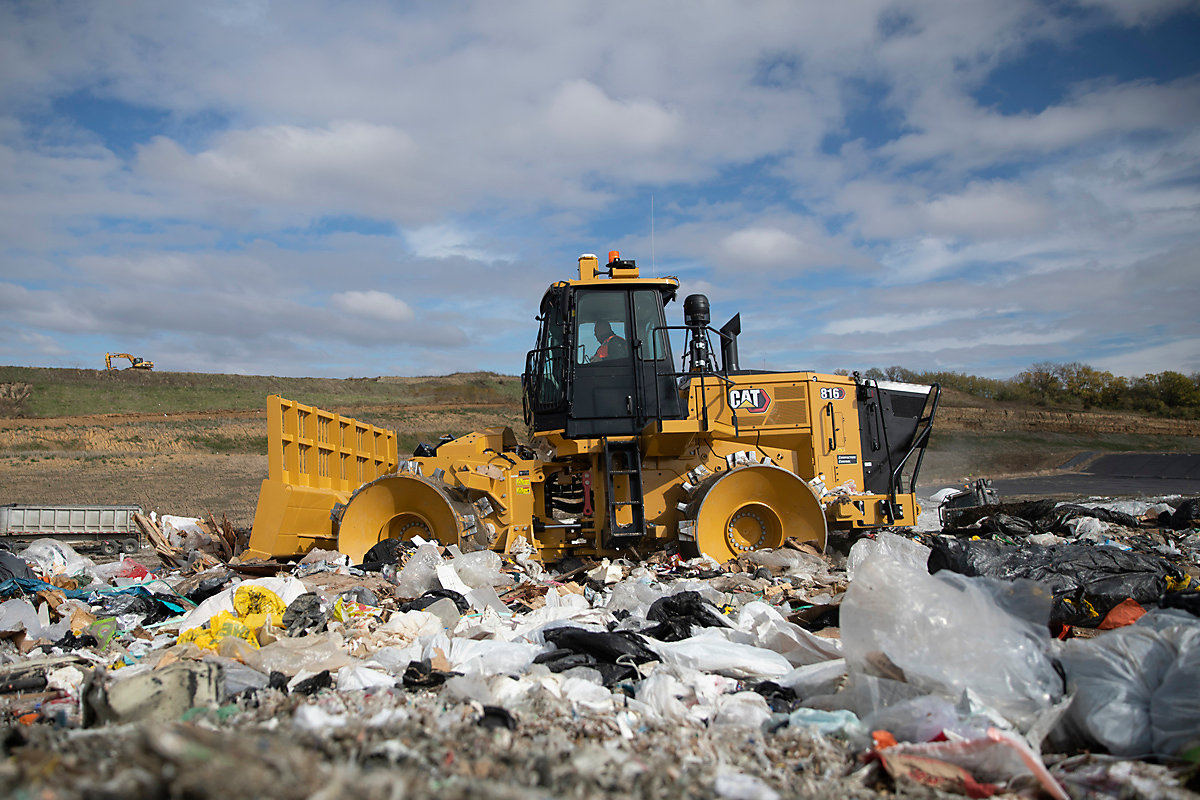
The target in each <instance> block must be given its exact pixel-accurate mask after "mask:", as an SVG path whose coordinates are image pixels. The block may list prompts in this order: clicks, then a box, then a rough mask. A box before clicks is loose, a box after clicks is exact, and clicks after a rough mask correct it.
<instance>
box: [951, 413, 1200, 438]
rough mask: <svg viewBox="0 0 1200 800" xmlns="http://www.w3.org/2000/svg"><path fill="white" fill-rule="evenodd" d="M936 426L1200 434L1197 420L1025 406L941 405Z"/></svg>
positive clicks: (1153, 434)
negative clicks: (978, 406)
mask: <svg viewBox="0 0 1200 800" xmlns="http://www.w3.org/2000/svg"><path fill="white" fill-rule="evenodd" d="M936 427H937V429H939V430H946V431H995V432H1006V431H1036V432H1042V433H1089V434H1145V435H1150V436H1200V420H1187V419H1163V418H1160V417H1146V416H1139V415H1136V414H1112V413H1106V412H1098V411H1057V410H1048V409H1028V408H997V407H993V408H977V407H959V406H949V407H947V406H942V407H941V408H939V409H938V414H937V422H936Z"/></svg>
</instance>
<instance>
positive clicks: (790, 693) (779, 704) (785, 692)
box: [747, 681, 800, 714]
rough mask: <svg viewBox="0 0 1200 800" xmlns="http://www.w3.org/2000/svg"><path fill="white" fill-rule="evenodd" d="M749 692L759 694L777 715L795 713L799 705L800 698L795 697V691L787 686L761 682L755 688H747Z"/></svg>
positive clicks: (773, 682) (772, 682)
mask: <svg viewBox="0 0 1200 800" xmlns="http://www.w3.org/2000/svg"><path fill="white" fill-rule="evenodd" d="M747 688H749V689H750V691H752V692H754V693H756V694H760V695H762V696H763V699H764V700H766V701H767V705H768V706H770V707H771V710H772V711H774V712H775V713H777V714H786V713H788V712H789V711H795V710H796V708H797V707H798V706H799V705H800V698H798V697H797V696H796V690H795V689H792V688H791V687H788V686H780V685H779V684H778V683H775V681H763V682H762V683H759V684H757V685H755V686H750V687H747Z"/></svg>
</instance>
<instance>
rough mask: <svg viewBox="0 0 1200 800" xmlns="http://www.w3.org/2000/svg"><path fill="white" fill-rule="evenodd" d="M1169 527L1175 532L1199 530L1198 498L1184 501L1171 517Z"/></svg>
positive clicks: (1199, 501)
mask: <svg viewBox="0 0 1200 800" xmlns="http://www.w3.org/2000/svg"><path fill="white" fill-rule="evenodd" d="M1171 527H1172V528H1174V529H1175V530H1177V531H1185V530H1187V529H1188V528H1200V497H1193V498H1192V499H1190V500H1184V501H1183V502H1182V503H1180V504H1179V506H1178V507H1176V509H1175V513H1174V514H1172V515H1171Z"/></svg>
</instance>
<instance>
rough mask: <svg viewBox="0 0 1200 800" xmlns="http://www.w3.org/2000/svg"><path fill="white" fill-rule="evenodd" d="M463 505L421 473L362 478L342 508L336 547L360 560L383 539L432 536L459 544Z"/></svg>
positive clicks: (444, 542) (447, 542)
mask: <svg viewBox="0 0 1200 800" xmlns="http://www.w3.org/2000/svg"><path fill="white" fill-rule="evenodd" d="M459 505H461V504H460V503H458V502H457V501H456V500H455V499H454V498H452V497H451V496H450V494H449V493H448V492H447V491H446V489H445V488H444V487H442V486H440V485H439V484H436V483H434V482H433V481H430V480H429V479H428V478H424V477H422V476H420V475H412V474H405V473H401V474H395V475H384V476H382V477H380V478H376V479H375V480H373V481H371V482H370V483H367V484H364V485H363V486H362V487H360V488H359V489H358V491H356V492H355V493H354V496H353V497H351V498H350V501H349V502H348V503H346V507H345V508H344V509H342V514H341V522H340V525H339V527H338V550H339V551H341V552H343V553H345V554H346V555H348V556H350V558H351V559H352V560H353V561H356V562H357V561H361V560H362V558H363V556H364V555H366V552H367V551H368V550H370V549H371V548H372V547H373V546H375V544H376V543H378V542H380V541H382V540H384V539H411V538H412V537H413V536H420V537H421V538H422V539H431V540H432V539H436V540H437V541H439V542H441V543H442V544H443V545H451V544H457V543H458V540H459V536H460V534H461V533H462V525H461V522H460V520H459V515H458V513H456V507H457V506H459Z"/></svg>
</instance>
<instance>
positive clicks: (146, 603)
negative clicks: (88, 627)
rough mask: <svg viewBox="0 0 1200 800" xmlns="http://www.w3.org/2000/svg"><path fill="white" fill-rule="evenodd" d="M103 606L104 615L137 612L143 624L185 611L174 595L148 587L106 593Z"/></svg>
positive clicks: (113, 615) (110, 615)
mask: <svg viewBox="0 0 1200 800" xmlns="http://www.w3.org/2000/svg"><path fill="white" fill-rule="evenodd" d="M101 606H103V608H104V616H107V617H120V616H123V615H126V614H136V615H138V616H140V617H142V620H141V623H140V624H142V625H153V624H154V623H156V622H162V621H163V620H167V619H170V618H171V617H174V616H175V615H177V614H179V613H181V612H182V611H183V606H181V605H180V604H179V601H178V600H176V599H175V598H174V597H172V596H170V595H159V594H157V593H155V592H151V591H149V590H146V589H136V590H129V591H128V592H120V593H117V594H110V595H105V596H104V599H103V601H102V602H101Z"/></svg>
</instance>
